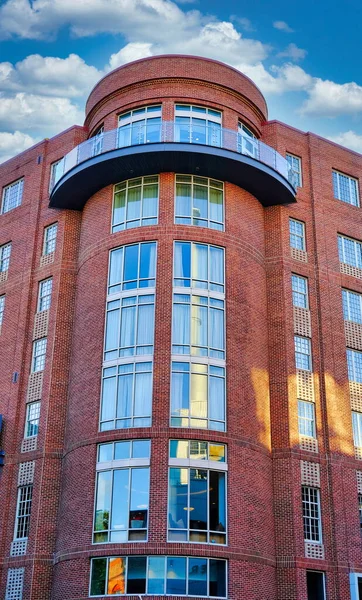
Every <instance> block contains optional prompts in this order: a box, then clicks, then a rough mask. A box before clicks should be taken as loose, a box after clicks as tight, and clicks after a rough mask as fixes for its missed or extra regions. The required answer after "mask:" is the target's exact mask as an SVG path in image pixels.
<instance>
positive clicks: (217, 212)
mask: <svg viewBox="0 0 362 600" xmlns="http://www.w3.org/2000/svg"><path fill="white" fill-rule="evenodd" d="M223 196H224V184H223V183H222V181H216V180H215V179H208V178H207V177H197V176H196V175H176V202H175V223H179V224H182V225H198V226H199V227H210V228H211V229H218V230H219V231H223V229H224V210H223V203H224V202H223V201H224V198H223Z"/></svg>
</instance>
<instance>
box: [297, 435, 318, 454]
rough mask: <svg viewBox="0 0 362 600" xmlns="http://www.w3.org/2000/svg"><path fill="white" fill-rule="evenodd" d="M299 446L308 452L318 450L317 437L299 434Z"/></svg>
mask: <svg viewBox="0 0 362 600" xmlns="http://www.w3.org/2000/svg"><path fill="white" fill-rule="evenodd" d="M299 446H300V448H301V450H307V451H308V452H318V441H317V439H316V438H312V437H309V436H307V435H300V436H299Z"/></svg>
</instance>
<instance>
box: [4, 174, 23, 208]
mask: <svg viewBox="0 0 362 600" xmlns="http://www.w3.org/2000/svg"><path fill="white" fill-rule="evenodd" d="M23 188H24V179H18V180H17V181H14V183H11V184H10V185H7V186H6V187H4V189H3V199H2V205H1V212H2V214H4V213H7V212H9V211H10V210H13V208H16V207H17V206H20V204H21V199H22V197H23Z"/></svg>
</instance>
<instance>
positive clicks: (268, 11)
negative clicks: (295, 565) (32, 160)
mask: <svg viewBox="0 0 362 600" xmlns="http://www.w3.org/2000/svg"><path fill="white" fill-rule="evenodd" d="M361 20H362V3H360V2H359V1H358V0H345V1H344V3H343V5H342V3H341V2H340V0H339V2H338V3H337V1H336V0H329V1H328V3H327V2H326V0H320V1H319V2H315V1H314V2H312V1H311V0H304V2H303V3H296V2H290V0H289V1H288V2H287V1H284V0H279V1H278V0H275V1H274V2H268V1H267V0H253V1H252V2H243V1H241V0H239V1H236V0H222V1H221V0H0V162H1V161H4V160H6V159H8V158H10V157H11V156H13V155H14V154H17V153H18V152H21V151H22V150H24V149H26V148H27V147H29V146H30V145H32V144H33V143H35V142H37V141H39V140H41V139H43V138H44V137H51V136H52V135H55V134H56V133H58V132H59V131H62V130H63V129H65V128H66V127H68V126H70V125H73V124H81V123H82V121H83V117H84V113H83V111H84V104H85V99H86V97H87V95H88V93H89V91H90V90H91V88H92V86H93V85H94V84H95V83H96V82H97V81H98V79H99V78H100V77H102V76H103V75H104V74H106V73H107V72H109V71H110V70H111V69H112V68H115V67H117V66H119V65H121V64H124V63H126V62H129V61H130V60H135V59H137V58H142V57H143V56H152V55H156V54H164V53H185V54H196V55H202V56H208V57H211V58H215V59H218V60H221V61H224V62H226V63H228V64H230V65H232V66H233V67H235V68H237V69H240V70H241V71H242V72H244V73H246V74H247V75H248V76H249V77H251V78H252V79H253V80H254V81H255V83H256V84H257V85H258V86H259V87H260V89H261V90H262V92H263V93H264V95H265V97H266V99H267V102H268V106H269V118H270V119H280V120H282V121H284V122H286V123H289V124H290V125H293V126H294V127H297V128H299V129H302V130H304V131H313V132H315V133H318V134H320V135H322V136H324V137H328V138H330V139H332V140H334V141H336V142H338V143H341V144H343V145H346V146H348V147H349V148H352V149H354V150H357V151H358V152H362V118H361V117H362V70H361V60H360V57H361V50H362V48H361V46H362V36H361V35H360V23H361Z"/></svg>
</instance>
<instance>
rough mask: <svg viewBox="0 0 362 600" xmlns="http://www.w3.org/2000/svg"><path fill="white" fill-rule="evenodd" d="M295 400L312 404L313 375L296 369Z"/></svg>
mask: <svg viewBox="0 0 362 600" xmlns="http://www.w3.org/2000/svg"><path fill="white" fill-rule="evenodd" d="M297 398H298V399H299V400H306V401H307V402H314V401H315V400H314V384H313V373H311V372H310V371H303V370H301V369H297Z"/></svg>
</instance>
